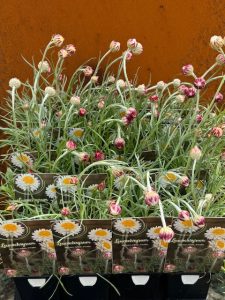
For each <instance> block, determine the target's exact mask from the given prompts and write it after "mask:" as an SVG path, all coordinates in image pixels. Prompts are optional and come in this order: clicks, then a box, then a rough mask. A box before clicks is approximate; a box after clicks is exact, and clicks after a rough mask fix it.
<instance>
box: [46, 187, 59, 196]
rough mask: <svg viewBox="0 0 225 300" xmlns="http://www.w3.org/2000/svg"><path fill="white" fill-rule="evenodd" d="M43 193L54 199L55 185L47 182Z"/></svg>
mask: <svg viewBox="0 0 225 300" xmlns="http://www.w3.org/2000/svg"><path fill="white" fill-rule="evenodd" d="M45 194H46V195H47V197H48V198H50V199H56V197H57V194H56V186H55V185H54V184H49V185H48V186H47V188H46V190H45Z"/></svg>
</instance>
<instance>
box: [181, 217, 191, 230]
mask: <svg viewBox="0 0 225 300" xmlns="http://www.w3.org/2000/svg"><path fill="white" fill-rule="evenodd" d="M181 223H182V225H183V226H184V227H187V228H190V227H192V226H193V222H192V220H191V219H189V220H184V221H181Z"/></svg>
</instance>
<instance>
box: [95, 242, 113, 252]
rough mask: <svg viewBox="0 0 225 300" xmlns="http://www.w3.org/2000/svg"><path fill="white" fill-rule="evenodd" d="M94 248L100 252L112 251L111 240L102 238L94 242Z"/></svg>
mask: <svg viewBox="0 0 225 300" xmlns="http://www.w3.org/2000/svg"><path fill="white" fill-rule="evenodd" d="M96 248H97V249H99V250H100V251H102V252H112V242H111V241H108V240H102V241H99V242H97V243H96Z"/></svg>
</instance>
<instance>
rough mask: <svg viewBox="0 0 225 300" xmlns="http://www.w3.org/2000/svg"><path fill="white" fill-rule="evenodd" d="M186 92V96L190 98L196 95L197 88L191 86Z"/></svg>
mask: <svg viewBox="0 0 225 300" xmlns="http://www.w3.org/2000/svg"><path fill="white" fill-rule="evenodd" d="M184 92H185V96H187V97H188V98H193V97H194V96H195V95H196V88H194V87H189V88H187V89H186V90H185V91H184Z"/></svg>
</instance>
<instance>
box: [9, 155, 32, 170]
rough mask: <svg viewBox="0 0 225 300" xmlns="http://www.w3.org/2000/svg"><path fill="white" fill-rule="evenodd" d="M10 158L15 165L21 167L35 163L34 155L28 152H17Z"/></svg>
mask: <svg viewBox="0 0 225 300" xmlns="http://www.w3.org/2000/svg"><path fill="white" fill-rule="evenodd" d="M10 160H11V162H12V164H13V165H14V166H15V167H17V168H20V169H22V168H23V167H24V166H27V165H28V166H31V165H33V159H32V157H31V156H29V155H28V154H26V153H18V152H15V153H13V154H12V155H11V157H10Z"/></svg>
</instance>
